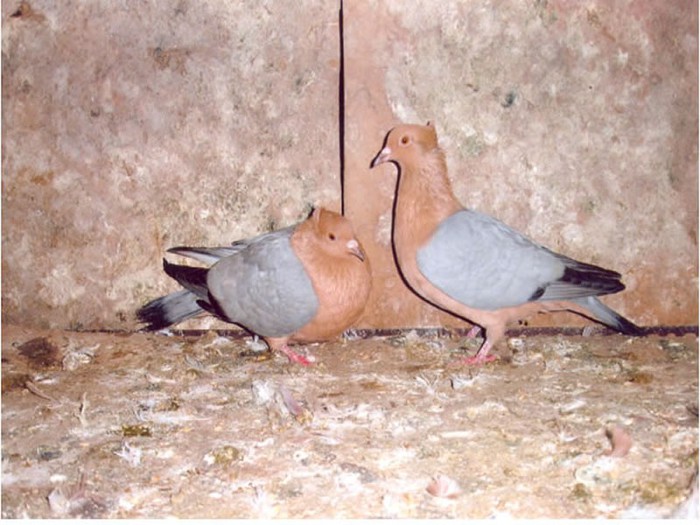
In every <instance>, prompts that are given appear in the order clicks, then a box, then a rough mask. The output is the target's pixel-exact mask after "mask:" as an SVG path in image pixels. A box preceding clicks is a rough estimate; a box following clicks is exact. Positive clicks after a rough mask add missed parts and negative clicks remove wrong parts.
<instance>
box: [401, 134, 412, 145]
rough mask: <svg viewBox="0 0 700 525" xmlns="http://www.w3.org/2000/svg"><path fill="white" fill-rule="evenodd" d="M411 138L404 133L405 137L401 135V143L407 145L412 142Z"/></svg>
mask: <svg viewBox="0 0 700 525" xmlns="http://www.w3.org/2000/svg"><path fill="white" fill-rule="evenodd" d="M410 140H411V139H409V138H408V135H404V136H403V137H401V144H402V145H404V146H405V145H406V144H408V143H409V142H410Z"/></svg>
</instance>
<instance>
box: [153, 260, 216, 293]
mask: <svg viewBox="0 0 700 525" xmlns="http://www.w3.org/2000/svg"><path fill="white" fill-rule="evenodd" d="M163 270H165V273H167V274H168V275H169V276H170V277H172V278H173V279H175V280H176V281H177V282H178V283H180V284H181V285H182V287H183V288H186V289H188V290H189V291H190V292H192V293H193V294H195V295H196V296H197V297H199V298H200V299H207V297H208V296H209V289H208V288H207V272H208V271H209V270H208V269H207V268H196V267H193V266H183V265H180V264H172V263H169V262H168V261H166V260H165V259H163Z"/></svg>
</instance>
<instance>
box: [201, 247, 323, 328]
mask: <svg viewBox="0 0 700 525" xmlns="http://www.w3.org/2000/svg"><path fill="white" fill-rule="evenodd" d="M207 284H208V287H209V293H210V296H211V297H212V299H213V300H214V301H215V302H216V303H217V304H216V306H217V307H218V309H219V311H221V312H222V313H223V314H224V315H226V317H227V318H228V319H229V320H230V321H231V322H234V323H236V324H240V325H242V326H244V327H246V328H248V329H249V330H251V331H252V332H255V333H257V334H259V335H262V336H267V337H283V336H287V335H290V334H292V333H294V332H295V331H297V330H298V329H300V328H301V327H303V326H304V325H305V324H307V323H308V322H309V321H310V320H311V319H312V318H313V317H314V315H315V314H316V311H317V309H318V298H317V297H316V293H315V292H314V289H313V286H312V284H311V280H310V279H309V276H308V275H307V273H306V270H305V269H304V267H303V265H302V263H301V261H300V260H299V258H298V257H297V256H296V255H295V254H294V251H293V250H292V247H291V244H290V242H289V235H268V236H267V237H266V238H264V239H258V240H257V241H256V242H253V243H249V244H248V245H247V246H246V247H245V249H242V250H240V251H238V252H237V253H235V254H233V255H231V256H229V257H226V258H224V259H221V260H220V261H219V262H217V263H216V264H215V265H214V266H212V268H211V269H210V270H209V273H208V276H207Z"/></svg>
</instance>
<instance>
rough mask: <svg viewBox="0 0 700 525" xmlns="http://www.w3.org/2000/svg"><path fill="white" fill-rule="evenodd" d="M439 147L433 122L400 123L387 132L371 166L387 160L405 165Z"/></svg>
mask: <svg viewBox="0 0 700 525" xmlns="http://www.w3.org/2000/svg"><path fill="white" fill-rule="evenodd" d="M437 147H438V142H437V133H436V132H435V126H434V125H433V124H432V122H428V123H427V124H426V125H425V126H421V125H418V124H400V125H398V126H396V127H395V128H393V129H392V130H391V131H389V133H387V135H386V138H385V139H384V144H383V146H382V149H381V151H380V152H379V153H377V156H376V157H374V159H373V160H372V163H371V164H370V168H374V167H375V166H378V165H379V164H383V163H385V162H393V163H394V164H397V165H398V166H399V167H400V166H401V165H404V166H405V165H406V164H407V163H411V162H412V161H414V160H417V159H419V158H420V157H421V156H422V155H424V154H425V153H429V152H431V151H433V150H435V149H437Z"/></svg>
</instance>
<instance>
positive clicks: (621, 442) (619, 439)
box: [605, 426, 632, 458]
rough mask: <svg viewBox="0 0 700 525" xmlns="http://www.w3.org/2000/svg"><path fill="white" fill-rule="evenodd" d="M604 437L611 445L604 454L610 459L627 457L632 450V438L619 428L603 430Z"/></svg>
mask: <svg viewBox="0 0 700 525" xmlns="http://www.w3.org/2000/svg"><path fill="white" fill-rule="evenodd" d="M605 435H606V436H607V438H608V439H609V440H610V443H611V444H612V449H611V450H609V451H608V452H606V453H605V454H606V455H607V456H610V457H612V458H621V457H624V456H626V455H627V453H628V452H629V451H630V448H632V437H631V436H630V435H629V434H628V433H627V432H625V431H624V430H623V429H622V428H621V427H617V426H616V427H613V428H608V429H606V430H605Z"/></svg>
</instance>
